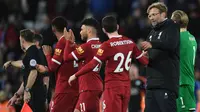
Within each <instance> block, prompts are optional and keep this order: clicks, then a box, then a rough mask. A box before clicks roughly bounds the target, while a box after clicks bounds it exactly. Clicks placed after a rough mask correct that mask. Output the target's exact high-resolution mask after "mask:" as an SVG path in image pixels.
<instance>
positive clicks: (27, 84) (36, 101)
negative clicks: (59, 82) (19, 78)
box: [8, 29, 46, 112]
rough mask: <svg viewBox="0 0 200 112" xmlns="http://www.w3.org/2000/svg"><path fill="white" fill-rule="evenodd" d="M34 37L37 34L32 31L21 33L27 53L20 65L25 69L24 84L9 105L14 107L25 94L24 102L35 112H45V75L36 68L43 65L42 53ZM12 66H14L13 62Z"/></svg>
mask: <svg viewBox="0 0 200 112" xmlns="http://www.w3.org/2000/svg"><path fill="white" fill-rule="evenodd" d="M34 36H35V34H34V33H33V32H32V31H31V30H28V29H25V30H21V31H20V45H21V49H22V50H23V51H24V52H25V57H24V58H23V60H22V64H20V65H21V66H23V67H24V69H23V72H24V73H23V82H22V84H21V86H20V88H19V89H18V91H17V92H16V93H15V95H14V96H13V97H12V98H11V99H10V100H9V102H8V104H9V105H13V104H14V103H15V102H16V99H17V97H19V96H20V95H22V94H24V97H23V98H24V101H25V102H27V103H28V104H29V106H30V107H31V109H32V110H33V112H45V100H46V95H45V87H44V86H43V85H44V83H43V75H41V74H40V73H39V72H37V70H36V68H35V66H36V65H37V64H42V60H41V53H40V51H39V50H38V48H37V47H36V45H35V43H34ZM10 64H11V65H12V61H10ZM14 65H15V64H14Z"/></svg>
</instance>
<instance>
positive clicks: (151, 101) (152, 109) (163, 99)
mask: <svg viewBox="0 0 200 112" xmlns="http://www.w3.org/2000/svg"><path fill="white" fill-rule="evenodd" d="M176 111H177V108H176V95H175V93H174V92H171V91H168V90H166V89H151V90H147V91H146V97H145V112H176Z"/></svg>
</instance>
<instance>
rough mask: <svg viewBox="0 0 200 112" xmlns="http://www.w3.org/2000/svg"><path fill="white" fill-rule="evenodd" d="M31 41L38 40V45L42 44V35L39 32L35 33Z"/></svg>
mask: <svg viewBox="0 0 200 112" xmlns="http://www.w3.org/2000/svg"><path fill="white" fill-rule="evenodd" d="M33 41H34V42H36V41H38V42H39V46H42V43H43V37H42V35H41V34H35V36H34V39H33Z"/></svg>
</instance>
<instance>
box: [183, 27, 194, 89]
mask: <svg viewBox="0 0 200 112" xmlns="http://www.w3.org/2000/svg"><path fill="white" fill-rule="evenodd" d="M196 50H197V43H196V40H195V37H194V36H193V35H191V34H190V32H189V31H184V32H181V34H180V85H184V84H187V85H191V86H194V83H195V82H194V64H195V57H196Z"/></svg>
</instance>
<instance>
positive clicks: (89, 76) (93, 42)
mask: <svg viewBox="0 0 200 112" xmlns="http://www.w3.org/2000/svg"><path fill="white" fill-rule="evenodd" d="M67 46H69V45H67V43H66V47H67ZM100 46H101V42H100V41H99V39H98V38H91V39H89V40H88V41H87V42H86V43H84V44H82V45H81V46H79V47H78V48H76V50H74V51H73V52H71V53H70V54H69V52H68V50H67V49H65V53H64V54H65V55H64V59H65V61H70V60H76V61H77V62H78V66H79V67H78V68H79V70H80V69H81V68H82V67H83V66H85V65H86V64H87V63H88V62H90V61H91V60H92V59H93V57H94V55H95V54H96V52H97V50H98V48H99V47H100ZM99 70H100V64H99V65H97V66H96V68H94V69H93V70H91V71H89V72H87V73H85V74H84V75H82V76H79V77H78V81H79V91H80V92H81V91H85V90H103V84H102V79H101V77H100V75H99Z"/></svg>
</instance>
